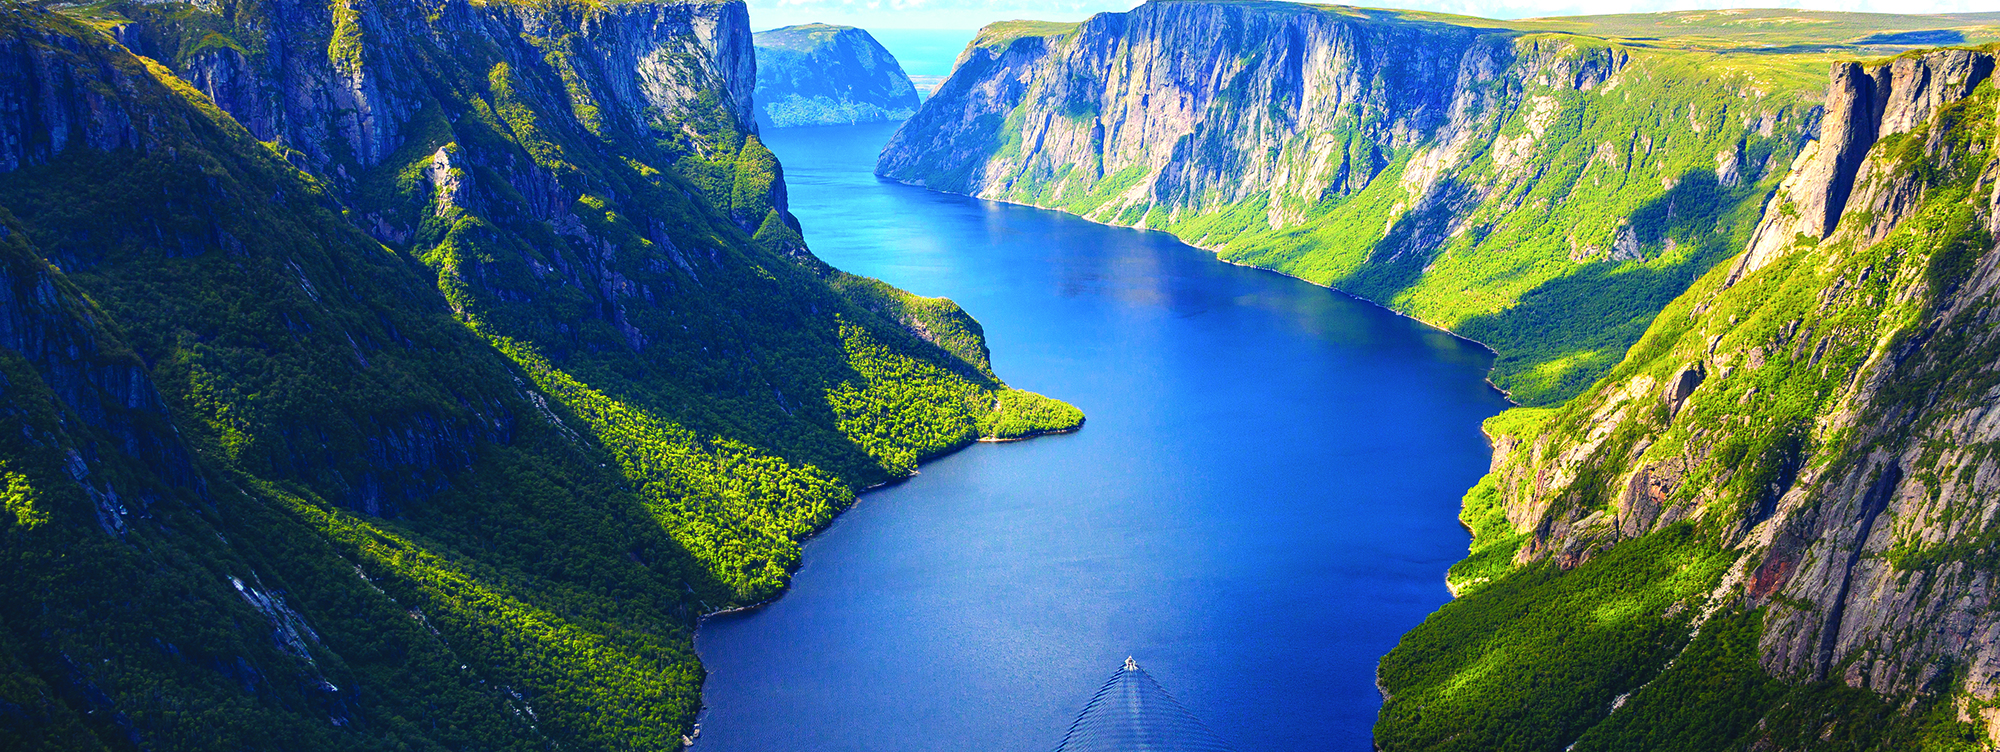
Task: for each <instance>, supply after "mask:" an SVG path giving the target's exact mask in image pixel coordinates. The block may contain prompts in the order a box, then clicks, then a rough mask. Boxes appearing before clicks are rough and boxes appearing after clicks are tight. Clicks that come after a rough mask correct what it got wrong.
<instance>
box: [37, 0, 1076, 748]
mask: <svg viewBox="0 0 2000 752" xmlns="http://www.w3.org/2000/svg"><path fill="white" fill-rule="evenodd" d="M750 50H751V44H750V34H749V32H748V28H747V13H746V12H745V10H744V7H743V6H742V5H741V4H740V3H680V2H672V3H667V2H662V3H653V2H630V3H619V4H612V5H598V4H584V3H575V4H569V3H541V4H533V5H530V4H512V3H472V2H444V3H413V2H401V1H399V0H382V1H377V2H367V3H344V2H336V3H332V4H324V3H292V2H271V3H235V4H222V5H209V4H197V5H187V4H165V3H162V4H151V3H109V4H99V5H93V6H88V7H84V8H67V9H63V10H61V11H51V10H47V9H42V8H38V7H34V6H26V5H20V4H16V5H11V6H8V7H6V8H4V9H0V390H4V392H5V394H6V395H7V398H6V400H5V401H4V409H0V423H4V425H0V444H4V446H0V488H4V492H0V501H4V507H5V514H4V515H0V560H4V561H5V563H6V567H7V571H8V575H9V576H8V577H7V578H5V582H4V583H0V747H5V748H7V749H66V750H67V749H86V750H87V749H113V748H116V749H127V748H148V749H268V748H287V749H376V748H381V749H388V748H406V747H415V748H452V749H460V748H468V749H469V748H476V749H547V748H551V747H557V746H559V747H564V748H571V749H614V748H615V749H678V748H680V747H681V746H682V744H683V735H684V734H687V733H689V732H690V730H691V725H692V721H693V719H694V716H695V714H696V712H697V711H698V709H699V707H700V698H699V687H700V681H701V668H700V665H699V663H698V661H697V660H696V658H695V656H694V654H693V650H692V645H691V641H690V637H691V634H692V630H693V626H694V623H695V620H696V619H697V618H698V617H699V615H700V614H702V613H705V612H709V611H713V610H716V609H720V608H726V607H730V606H735V605H744V604H749V603H755V602H758V601H761V600H765V599H768V598H770V597H773V596H774V595H776V594H777V593H779V592H781V591H782V589H783V587H784V586H785V583H786V581H787V578H788V576H789V573H790V571H791V570H792V568H793V567H794V566H795V565H796V563H797V560H798V548H799V544H800V542H801V541H802V540H803V539H804V538H805V537H806V536H808V535H810V534H812V533H813V532H814V531H816V530H818V529H819V528H820V527H822V526H823V525H825V524H826V523H827V522H828V521H829V520H830V519H831V518H832V516H833V515H834V514H837V513H838V512H839V511H840V510H842V509H844V508H845V507H846V506H847V505H849V504H851V503H852V500H853V497H854V493H855V491H856V489H858V488H861V487H864V486H866V485H870V484H874V483H879V482H881V481H883V480H887V479H891V478H896V477H900V476H903V475H906V474H908V473H909V472H911V471H912V470H913V468H914V466H915V463H916V462H917V461H918V460H920V459H922V458H924V457H928V456H931V455H935V454H937V453H939V452H943V451H948V450H949V449H952V448H954V447H958V446H963V445H964V444H966V443H969V442H972V441H975V440H977V439H979V438H982V437H999V436H1018V435H1024V434H1031V433H1034V432H1037V431H1046V430H1060V429H1065V428H1073V427H1075V426H1076V425H1077V424H1078V423H1079V422H1080V420H1081V415H1080V414H1078V413H1077V412H1076V411H1075V409H1074V408H1071V407H1069V406H1067V405H1063V404H1061V403H1059V402H1056V401H1054V400H1049V399H1046V398H1043V397H1040V396H1038V395H1033V394H1029V393H1026V392H1020V391H1018V390H1012V389H1008V388H1007V387H1006V386H1005V385H1004V384H1003V383H1001V382H1000V381H999V380H998V379H997V378H996V377H995V376H994V374H993V372H992V370H991V368H990V366H989V364H988V362H987V359H986V352H985V346H984V343H983V341H982V337H981V332H980V330H979V327H978V324H977V322H976V321H973V320H972V319H971V318H970V317H969V316H967V315H966V314H965V313H964V312H963V311H961V310H959V309H958V308H957V307H956V306H955V305H953V304H951V302H950V301H945V300H936V299H923V298H917V297H915V296H911V295H909V294H908V293H905V292H902V291H900V290H895V289H894V288H890V287H888V286H886V285H882V284H881V283H878V282H874V281H873V280H864V279H861V278H856V277H852V276H850V275H845V274H842V273H841V272H839V271H837V270H834V269H831V268H829V267H827V266H826V265H825V264H823V263H821V262H820V261H819V260H818V259H816V258H814V257H813V256H812V255H811V253H810V251H809V250H808V249H807V248H806V246H805V244H804V240H803V238H802V236H801V235H800V232H799V227H798V226H797V222H796V220H794V219H792V218H791V216H790V215H789V213H788V212H786V210H785V190H784V182H783V175H782V170H781V168H780V166H779V165H778V164H777V161H776V159H775V157H774V156H773V155H772V154H771V153H770V151H769V150H768V149H765V148H764V147H763V146H762V144H761V143H760V142H759V141H758V140H757V137H756V129H755V125H754V123H753V122H752V121H751V112H750V109H749V106H750V101H751V98H750V88H751V82H752V71H753V68H754V62H753V60H752V59H751V52H750Z"/></svg>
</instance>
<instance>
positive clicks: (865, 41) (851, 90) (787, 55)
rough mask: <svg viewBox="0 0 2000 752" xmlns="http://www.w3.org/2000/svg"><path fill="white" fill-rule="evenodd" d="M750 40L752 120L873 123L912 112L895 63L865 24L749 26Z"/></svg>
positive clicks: (913, 101)
mask: <svg viewBox="0 0 2000 752" xmlns="http://www.w3.org/2000/svg"><path fill="white" fill-rule="evenodd" d="M756 41H757V92H756V101H757V122H758V124H760V125H763V126H765V127H776V128H790V127H793V126H800V125H852V124H855V123H880V122H886V121H893V120H902V119H904V118H907V117H909V116H910V115H911V114H912V113H914V112H916V111H917V89H916V87H915V86H912V85H911V84H910V77H909V76H907V75H904V73H903V66H901V65H899V64H897V63H896V58H895V56H893V55H890V54H889V51H888V50H886V49H883V47H882V45H881V44H880V43H877V42H876V41H875V38H874V37H872V36H869V35H868V32H867V31H865V30H862V29H857V28H854V27H852V26H833V25H829V24H802V25H799V26H786V27H784V28H782V29H772V30H770V31H760V32H757V35H756Z"/></svg>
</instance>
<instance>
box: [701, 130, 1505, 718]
mask: <svg viewBox="0 0 2000 752" xmlns="http://www.w3.org/2000/svg"><path fill="white" fill-rule="evenodd" d="M892 130H893V126H854V127H840V128H795V129H787V130H776V131H772V132H771V133H769V134H768V136H767V138H768V139H769V141H768V143H769V144H770V146H771V148H772V149H774V150H776V151H777V153H778V155H779V157H780V159H781V160H783V163H784V167H785V176H786V178H787V180H788V181H789V182H790V186H791V197H792V201H793V205H792V208H793V211H795V212H796V213H797V214H798V216H799V219H800V220H801V221H802V222H803V223H804V225H805V228H806V238H807V241H808V242H809V243H811V245H812V247H813V250H814V251H815V252H816V253H818V254H819V255H820V256H821V257H822V258H824V259H826V260H827V261H828V262H830V263H832V264H834V265H835V266H838V267H840V268H843V269H847V270H849V271H853V272H857V273H860V274H866V275H870V276H874V277H879V278H881V279H884V280H887V281H889V282H890V283H893V284H895V285H897V286H899V287H902V288H904V289H907V290H911V291H913V292H916V293H918V294H922V295H943V296H947V297H950V298H952V299H953V300H956V301H958V302H959V304H961V305H963V306H964V307H965V308H966V310H968V311H970V312H971V313H972V314H973V315H974V316H976V317H977V318H978V319H979V320H980V321H981V322H982V323H983V324H984V325H985V327H986V335H987V341H988V342H989V343H990V345H991V346H992V349H993V366H994V368H995V369H996V370H997V371H998V372H999V374H1000V375H1001V377H1002V378H1005V379H1007V381H1008V382H1009V383H1010V384H1012V385H1014V386H1017V387H1020V388H1024V389H1030V390H1034V391H1038V392H1041V393H1044V394H1048V395H1052V396H1055V397H1058V398H1061V399H1064V400H1067V401H1069V402H1071V403H1073V404H1075V405H1076V406H1078V407H1080V408H1082V409H1083V410H1084V412H1085V413H1086V414H1088V415H1089V423H1088V424H1087V425H1086V426H1085V427H1084V429H1083V430H1082V431H1080V432H1077V433H1074V434H1068V435H1062V436H1050V437H1043V438H1038V439H1034V440H1032V441H1026V442H1019V443H1011V444H982V445H978V446H974V447H972V448H970V449H967V450H965V451H962V452H959V453H957V454H954V455H951V456H948V457H944V458H941V459H938V460H936V461H933V462H931V463H928V464H926V465H924V467H923V471H922V473H921V474H920V475H918V476H916V477H915V478H912V479H911V480H909V481H908V482H906V483H903V484H900V485H897V486H892V487H889V488H886V489H882V490H879V491H875V492H871V493H868V494H866V495H864V496H863V497H862V498H861V501H860V503H858V504H857V505H856V506H855V507H854V509H853V510H852V511H850V512H848V513H847V514H845V515H843V516H842V517H841V518H840V519H839V520H838V521H836V522H835V523H834V525H833V526H832V528H830V529H829V530H827V531H826V532H825V533H824V534H823V535H821V536H819V537H818V538H817V539H815V540H814V541H812V542H811V543H810V544H808V545H807V547H806V550H805V563H804V567H803V568H802V569H800V571H799V573H798V576H797V578H796V579H795V580H794V582H793V588H792V591H791V592H790V593H789V594H787V595H785V596H784V597H783V598H782V599H780V600H778V601H777V602H776V603H774V604H772V605H770V606H768V607H766V608H763V609H761V610H758V611H754V612H749V613H746V614H740V615H733V616H728V617H722V618H717V619H713V620H711V621H709V622H708V623H707V624H706V625H705V626H704V627H703V628H702V629H701V631H700V634H699V635H698V637H697V640H696V645H697V647H698V648H699V650H700V651H701V655H702V658H703V660H704V662H705V663H706V664H707V666H708V669H709V672H710V673H709V679H708V684H707V687H706V693H707V703H708V710H707V711H706V713H705V714H704V717H703V724H702V736H701V740H700V742H699V744H698V747H697V749H698V752H781V751H783V752H790V751H792V750H816V751H824V752H845V751H848V750H854V751H859V750H869V751H871V752H931V751H934V750H935V751H946V752H948V751H953V750H964V751H965V752H973V751H975V750H977V751H978V752H1014V751H1019V752H1046V751H1047V750H1050V749H1053V748H1054V747H1055V746H1056V743H1057V742H1058V741H1060V740H1061V738H1062V734H1063V731H1064V730H1065V729H1066V728H1067V727H1068V725H1069V723H1070V721H1071V720H1072V719H1073V718H1074V717H1075V715H1076V713H1077V711H1078V710H1080V709H1082V707H1083V705H1084V703H1085V702H1087V701H1088V700H1089V698H1090V697H1091V693H1092V692H1094V691H1095V690H1096V689H1097V688H1098V686H1099V685H1100V684H1102V683H1103V682H1104V680H1105V678H1106V677H1108V676H1110V675H1111V674H1112V672H1113V671H1114V670H1115V669H1117V668H1118V667H1119V666H1120V665H1121V663H1122V661H1123V660H1124V658H1125V657H1126V656H1127V655H1130V656H1134V657H1136V658H1137V659H1138V661H1139V663H1140V665H1142V666H1144V667H1145V668H1146V670H1147V672H1148V673H1150V674H1151V675H1152V676H1153V677H1154V678H1155V679H1157V680H1158V681H1159V682H1160V683H1161V684H1162V685H1164V686H1165V687H1166V688H1167V689H1168V691H1170V692H1172V693H1173V694H1174V696H1175V697H1177V698H1178V699H1179V700H1180V701H1181V702H1182V703H1183V704H1185V705H1186V706H1187V707H1188V708H1189V709H1190V710H1192V711H1193V712H1194V713H1195V714H1196V715H1197V716H1199V717H1200V718H1201V719H1202V720H1203V721H1205V722H1206V723H1207V724H1208V725H1209V726H1210V727H1212V728H1214V729H1215V730H1216V731H1217V732H1219V733H1220V734H1221V735H1222V736H1223V737H1224V738H1225V739H1227V740H1229V741H1230V742H1231V743H1233V744H1234V745H1235V746H1236V748H1237V749H1239V750H1241V752H1282V751H1286V750H1314V751H1319V750H1357V751H1359V750H1367V749H1369V738H1370V737H1369V729H1370V727H1371V726H1372V725H1373V723H1374V718H1375V712H1376V710H1377V709H1378V707H1379V706H1380V703H1381V700H1380V697H1379V696H1378V695H1377V694H1376V690H1375V686H1374V671H1375V662H1376V660H1377V659H1378V658H1379V657H1380V656H1381V655H1382V654H1383V653H1385V652H1387V651H1388V650H1389V649H1390V648H1391V647H1393V646H1394V645H1395V642H1396V638H1397V636H1398V635H1400V634H1401V633H1402V632H1404V631H1405V630H1408V629H1409V628H1410V627H1412V626H1414V625H1415V624H1417V623H1418V622H1419V621H1421V620H1422V619H1423V617H1424V615H1425V614H1428V613H1430V612H1431V611H1432V610H1434V609H1436V608H1437V607H1438V606H1439V605H1440V604H1442V603H1444V602H1445V600H1446V599H1447V598H1448V597H1449V596H1448V594H1447V593H1446V591H1445V589H1444V571H1445V569H1446V567H1448V566H1450V565H1451V563H1452V562H1453V561H1455V560H1457V559H1458V558H1459V557H1460V556H1461V555H1463V553H1464V551H1465V545H1466V540H1467V537H1466V535H1465V533H1464V532H1463V531H1462V530H1461V529H1460V528H1459V526H1458V524H1457V522H1456V519H1455V518H1456V515H1457V508H1458V499H1459V497H1460V495H1461V494H1462V493H1464V491H1465V489H1466V488H1468V487H1470V486H1471V485H1472V484H1473V482H1474V481H1476V480H1477V479H1478V478H1479V475H1480V474H1481V473H1482V472H1483V471H1484V470H1485V467H1486V462H1487V456H1488V455H1487V449H1486V446H1485V443H1484V441H1483V440H1482V438H1481V437H1480V434H1479V430H1478V427H1479V421H1480V420H1481V419H1483V418H1485V417H1487V416H1489V415H1492V414H1494V413H1496V412H1498V411H1500V410H1501V409H1502V408H1503V407H1504V406H1505V403H1504V401H1503V400H1502V398H1501V396H1500V395H1499V394H1498V393H1496V392H1495V391H1494V390H1493V389H1492V388H1490V387H1489V386H1487V385H1486V383H1485V382H1484V381H1483V375H1484V374H1485V372H1486V369H1487V367H1488V365H1489V364H1490V355H1489V354H1488V353H1487V352H1486V351H1484V350H1483V349H1481V348H1479V347H1478V346H1476V345H1473V344H1470V343H1467V342H1464V341H1461V340H1458V339H1455V338H1453V337H1451V336H1450V335H1447V334H1444V333H1442V332H1439V331H1437V330H1434V329H1430V328H1428V327H1425V326H1423V325H1420V324H1417V323H1415V322H1412V321H1410V320H1407V319H1403V318H1400V317H1397V316H1394V315H1392V314H1389V313H1387V312H1385V311H1383V310H1381V309H1379V308H1376V307H1374V306H1371V305H1369V304H1367V303H1362V302H1359V301H1355V300H1353V299H1351V298H1347V297H1345V296H1342V295H1340V294H1338V293H1334V292H1331V291H1329V290H1326V289H1323V288H1319V287H1314V286H1311V285H1308V284H1305V283H1303V282H1299V281H1296V280H1292V279H1288V278H1285V277H1282V276H1279V275H1277V274H1272V273H1269V272H1263V271H1257V270H1253V269H1247V268H1241V267H1234V266H1230V265H1227V264H1223V263H1220V262H1218V261H1216V260H1215V258H1214V257H1213V256H1212V255H1210V254H1207V253H1204V252H1202V251H1200V250H1197V249H1194V248H1190V247H1188V246H1185V245H1182V244H1181V243H1179V242H1177V241H1175V240H1174V239H1173V238H1172V237H1170V236H1167V235H1164V234H1160V233H1149V232H1139V231H1134V230H1126V229H1116V228H1110V227H1104V226H1100V225H1095V224H1091V223H1089V222H1085V221H1083V220H1080V219H1076V218H1074V217H1069V216H1065V215H1061V214H1057V213H1054V212H1047V211H1041V210H1036V209H1029V208H1024V207H1018V206H1009V205H1003V204H997V203H992V202H985V201H977V200H973V199H968V198H964V197H959V196H950V195H944V194H939V193H932V192H929V191H925V190H923V189H921V188H913V187H908V186H903V185H898V184H894V183H890V182H886V181H882V180H879V179H877V178H875V177H874V176H872V175H871V174H870V170H871V168H872V167H873V164H874V159H875V155H876V153H877V152H878V150H879V149H880V146H881V144H882V143H883V142H884V141H886V140H887V138H888V136H889V133H890V132H891V131H892Z"/></svg>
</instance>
